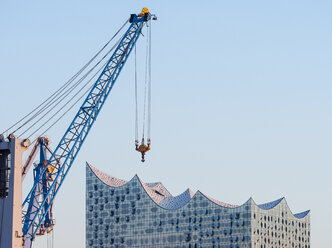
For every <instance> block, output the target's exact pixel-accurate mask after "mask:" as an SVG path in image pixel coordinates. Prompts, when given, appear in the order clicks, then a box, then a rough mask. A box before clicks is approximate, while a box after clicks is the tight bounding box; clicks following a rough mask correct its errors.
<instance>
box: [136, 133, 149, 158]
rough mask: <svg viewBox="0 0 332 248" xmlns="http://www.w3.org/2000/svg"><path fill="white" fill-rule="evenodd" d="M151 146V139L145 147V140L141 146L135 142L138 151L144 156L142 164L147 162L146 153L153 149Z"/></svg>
mask: <svg viewBox="0 0 332 248" xmlns="http://www.w3.org/2000/svg"><path fill="white" fill-rule="evenodd" d="M150 144H151V140H150V139H148V142H147V145H145V142H144V138H142V142H141V145H139V143H138V140H135V146H136V151H138V152H140V153H141V154H142V160H141V161H142V162H144V161H145V153H146V152H147V151H149V150H150V149H151V147H150Z"/></svg>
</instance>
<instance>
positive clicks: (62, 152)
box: [23, 13, 151, 247]
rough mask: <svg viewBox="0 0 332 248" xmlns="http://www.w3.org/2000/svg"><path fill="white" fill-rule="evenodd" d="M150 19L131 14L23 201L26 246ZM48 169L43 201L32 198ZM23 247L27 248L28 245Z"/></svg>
mask: <svg viewBox="0 0 332 248" xmlns="http://www.w3.org/2000/svg"><path fill="white" fill-rule="evenodd" d="M150 19H151V14H150V13H144V14H139V15H138V16H137V15H135V14H133V15H131V17H130V26H129V28H128V30H127V31H126V33H125V34H124V36H123V38H122V39H121V41H120V43H119V45H118V46H117V48H116V49H115V51H114V53H113V55H112V56H111V58H110V59H109V60H108V62H107V64H106V66H105V67H104V69H103V71H102V73H101V74H100V76H99V78H98V79H97V81H96V82H95V84H94V85H93V87H92V89H91V91H90V92H89V94H88V95H87V97H86V99H85V100H84V102H83V104H82V106H81V107H80V109H79V110H78V112H77V114H76V116H75V117H74V119H73V121H72V122H71V124H70V126H69V127H68V129H67V131H66V132H65V134H64V135H63V137H62V139H61V141H60V142H59V144H58V145H57V147H56V149H55V150H54V152H53V154H52V156H51V157H50V159H49V160H48V163H47V165H46V166H45V167H44V169H43V170H42V171H41V172H40V174H39V175H38V178H37V179H36V181H35V183H34V185H33V187H32V189H31V191H30V192H29V194H28V195H27V197H26V199H25V200H24V202H23V239H24V242H25V243H27V244H29V243H30V244H31V240H33V239H34V237H35V235H36V233H37V231H38V229H39V228H40V225H41V223H42V222H43V220H44V219H45V216H46V215H47V213H48V211H49V208H50V207H51V206H52V202H53V201H54V198H55V196H56V195H57V193H58V191H59V189H60V187H61V185H62V184H63V182H64V179H65V177H66V176H67V174H68V171H69V169H70V168H71V166H72V164H73V162H74V160H75V158H76V156H77V154H78V152H79V150H80V149H81V147H82V144H83V143H84V141H85V139H86V137H87V135H88V133H89V131H90V129H91V127H92V125H93V124H94V122H95V121H96V118H97V116H98V114H99V113H100V110H101V108H102V107H103V105H104V103H105V101H106V99H107V97H108V95H109V93H110V91H111V90H112V88H113V86H114V83H115V81H116V79H117V78H118V76H119V74H120V72H121V70H122V68H123V66H124V64H125V62H126V61H127V58H128V56H129V55H130V53H131V51H132V49H133V47H134V45H135V43H136V41H137V39H138V38H139V36H140V34H141V29H142V28H143V25H144V23H145V22H147V21H149V20H150ZM50 167H51V168H52V170H51V171H52V174H51V176H52V179H53V181H52V182H51V183H50V185H49V188H48V191H47V192H46V193H44V194H45V195H44V198H43V200H40V201H39V200H37V199H35V195H34V192H35V189H36V187H37V186H38V184H40V183H42V180H43V178H45V177H46V176H47V175H48V174H47V173H49V171H50V169H49V168H50ZM32 206H33V207H32ZM24 246H25V247H28V245H24Z"/></svg>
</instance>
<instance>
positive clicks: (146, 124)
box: [135, 21, 151, 146]
mask: <svg viewBox="0 0 332 248" xmlns="http://www.w3.org/2000/svg"><path fill="white" fill-rule="evenodd" d="M137 81H138V80H137V53H136V46H135V117H136V118H135V144H136V146H137V145H138V144H139V141H138V126H139V125H138V82H137ZM145 132H147V143H148V144H150V142H151V139H150V137H151V136H150V135H151V21H150V22H148V24H147V38H146V57H145V82H144V99H143V117H142V141H141V143H142V144H144V142H145Z"/></svg>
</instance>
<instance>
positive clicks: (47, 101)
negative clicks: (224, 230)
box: [2, 20, 129, 134]
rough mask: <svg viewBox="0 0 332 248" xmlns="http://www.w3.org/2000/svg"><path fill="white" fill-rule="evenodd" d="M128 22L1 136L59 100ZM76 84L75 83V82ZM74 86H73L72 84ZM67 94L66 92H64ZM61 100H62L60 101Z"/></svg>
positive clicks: (22, 125)
mask: <svg viewBox="0 0 332 248" xmlns="http://www.w3.org/2000/svg"><path fill="white" fill-rule="evenodd" d="M128 21H129V20H126V21H125V23H124V24H123V25H122V26H121V27H120V29H119V30H118V31H117V32H116V33H115V34H114V35H113V36H112V38H111V39H110V40H109V41H108V42H107V43H106V44H105V45H104V46H103V47H102V48H101V49H100V50H99V51H98V52H97V53H96V54H95V55H94V56H93V57H92V58H91V59H90V60H89V61H88V62H87V63H86V64H85V65H84V66H83V67H82V68H81V69H80V70H79V71H78V72H77V73H75V74H74V75H73V76H72V77H71V78H70V79H69V80H68V81H67V82H65V83H64V84H63V85H62V86H61V87H60V88H59V89H57V90H56V91H55V92H54V93H52V94H51V96H49V97H47V98H46V99H45V100H44V101H43V102H42V103H41V104H39V105H38V106H37V107H35V108H34V109H33V110H32V111H31V112H29V113H28V114H27V115H25V116H24V117H23V118H21V119H20V120H18V121H17V122H15V123H14V124H13V125H11V126H10V127H9V128H7V129H6V130H5V131H4V132H2V134H5V133H7V132H8V131H9V130H11V129H13V128H14V127H16V126H17V125H18V124H20V123H22V122H23V121H24V120H26V119H27V118H28V117H29V116H31V115H32V114H33V113H35V112H36V111H37V110H38V111H37V113H35V114H33V115H32V116H31V117H30V118H29V119H28V120H26V121H25V122H24V123H23V124H21V125H20V126H19V127H17V128H16V129H15V130H14V131H13V132H12V133H15V132H17V131H18V130H20V129H21V128H23V127H24V126H25V125H26V124H27V123H29V122H30V121H32V120H33V119H35V118H36V117H37V116H38V115H40V114H41V113H43V112H44V111H46V109H48V108H49V107H50V106H52V104H53V103H54V101H57V100H59V98H57V97H58V96H59V95H60V94H61V93H62V92H63V91H64V90H65V89H66V88H67V87H68V86H69V85H70V84H71V83H73V82H74V81H75V79H77V77H78V76H79V75H80V74H81V73H82V72H83V71H84V70H85V69H86V68H87V67H88V66H89V65H90V64H91V63H92V62H93V61H94V60H95V59H96V57H98V55H99V54H100V53H101V52H102V51H103V50H104V49H105V48H106V47H107V46H108V45H109V44H110V42H111V41H112V40H113V39H114V38H115V37H116V36H117V35H118V34H119V33H120V31H121V30H122V29H123V28H124V26H125V25H126V24H127V23H128ZM76 83H77V82H76ZM74 85H75V84H74ZM66 92H68V90H67V91H66ZM61 100H63V99H61Z"/></svg>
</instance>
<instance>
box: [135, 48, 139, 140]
mask: <svg viewBox="0 0 332 248" xmlns="http://www.w3.org/2000/svg"><path fill="white" fill-rule="evenodd" d="M137 98H138V96H137V53H136V45H135V144H136V146H138V103H137Z"/></svg>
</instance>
